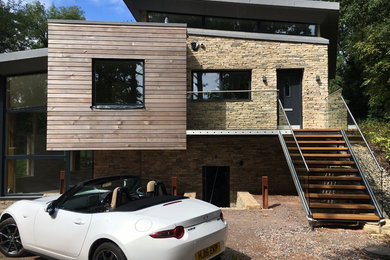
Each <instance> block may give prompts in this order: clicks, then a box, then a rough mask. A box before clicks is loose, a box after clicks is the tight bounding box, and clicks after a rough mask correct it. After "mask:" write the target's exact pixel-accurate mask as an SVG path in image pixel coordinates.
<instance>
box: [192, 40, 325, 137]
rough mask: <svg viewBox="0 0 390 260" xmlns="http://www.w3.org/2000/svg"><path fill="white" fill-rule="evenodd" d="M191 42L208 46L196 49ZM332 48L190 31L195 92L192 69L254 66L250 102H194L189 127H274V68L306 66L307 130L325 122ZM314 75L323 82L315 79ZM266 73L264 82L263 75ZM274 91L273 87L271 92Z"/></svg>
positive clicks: (252, 67)
mask: <svg viewBox="0 0 390 260" xmlns="http://www.w3.org/2000/svg"><path fill="white" fill-rule="evenodd" d="M192 41H198V42H199V43H203V45H204V48H199V50H198V51H193V50H192V49H191V47H190V43H191V42H192ZM327 51H328V46H327V45H321V44H308V43H287V42H272V41H261V40H248V39H234V38H221V37H210V36H197V35H189V37H188V39H187V54H188V58H187V69H188V72H187V86H188V88H187V89H188V90H189V91H191V90H192V83H191V81H192V74H191V71H192V70H222V69H232V70H238V69H239V70H251V71H252V90H256V91H257V90H267V91H268V92H253V93H252V100H250V101H238V102H235V101H216V102H209V101H200V102H199V101H191V100H189V102H188V106H187V129H188V130H194V129H276V126H277V106H276V97H277V94H276V90H277V86H276V82H277V78H276V70H277V69H303V79H302V95H303V98H302V102H303V124H304V127H305V128H312V127H316V128H321V127H326V126H327V115H326V110H327V101H326V97H327V95H328V54H327ZM316 75H319V76H320V79H321V81H320V82H317V81H316ZM263 76H266V77H267V83H264V82H263V80H262V77H263ZM269 90H271V91H269Z"/></svg>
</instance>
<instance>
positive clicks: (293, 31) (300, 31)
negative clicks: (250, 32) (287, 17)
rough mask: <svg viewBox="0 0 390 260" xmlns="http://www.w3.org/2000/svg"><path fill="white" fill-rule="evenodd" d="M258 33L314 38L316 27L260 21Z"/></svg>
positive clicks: (312, 25) (303, 24)
mask: <svg viewBox="0 0 390 260" xmlns="http://www.w3.org/2000/svg"><path fill="white" fill-rule="evenodd" d="M260 32H261V33H275V34H290V35H302V36H315V35H316V26H315V25H314V24H305V23H288V22H274V21H261V22H260Z"/></svg>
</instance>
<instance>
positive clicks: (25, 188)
mask: <svg viewBox="0 0 390 260" xmlns="http://www.w3.org/2000/svg"><path fill="white" fill-rule="evenodd" d="M5 83H6V86H5V89H6V91H4V93H5V100H6V102H5V103H6V106H5V107H6V111H5V147H4V151H5V157H4V158H5V160H4V172H5V176H4V180H5V182H4V186H3V189H4V191H5V192H4V193H5V195H12V194H23V193H29V194H31V193H46V192H58V188H59V174H60V171H61V170H64V169H65V154H64V152H60V151H56V152H48V151H47V150H46V129H47V126H46V120H47V119H46V118H47V112H46V102H47V101H46V99H47V94H46V93H47V74H46V73H39V74H29V75H18V76H12V77H7V78H6V82H5ZM2 195H3V194H2Z"/></svg>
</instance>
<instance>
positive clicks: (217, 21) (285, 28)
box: [148, 12, 316, 36]
mask: <svg viewBox="0 0 390 260" xmlns="http://www.w3.org/2000/svg"><path fill="white" fill-rule="evenodd" d="M148 22H155V23H164V22H169V23H186V24H187V26H188V27H189V28H205V29H214V30H226V31H242V32H259V33H273V34H290V35H302V36H316V25H315V24H308V23H298V22H283V21H267V20H255V19H238V18H230V17H214V16H201V15H185V14H172V13H159V12H148Z"/></svg>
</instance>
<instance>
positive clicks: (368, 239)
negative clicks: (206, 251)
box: [0, 196, 390, 260]
mask: <svg viewBox="0 0 390 260" xmlns="http://www.w3.org/2000/svg"><path fill="white" fill-rule="evenodd" d="M255 198H256V199H257V200H258V201H259V202H260V200H261V196H255ZM269 205H270V209H268V210H238V209H224V210H223V212H224V216H225V219H226V220H227V221H228V224H229V234H228V241H227V250H226V252H225V255H224V257H223V259H224V260H249V259H254V260H257V259H310V260H312V259H334V260H336V259H343V260H344V259H372V258H369V257H368V256H366V255H365V254H364V253H363V251H362V250H363V248H365V247H366V246H372V245H382V246H383V245H386V246H390V237H381V236H373V235H369V234H367V233H365V232H363V231H362V230H361V229H356V228H347V229H346V228H340V227H339V228H337V227H333V228H316V229H315V230H314V231H311V229H310V228H309V225H308V222H307V220H306V217H305V215H304V212H303V209H302V206H301V204H300V201H299V198H298V197H297V196H270V197H269ZM0 258H1V256H0ZM3 259H4V258H3ZM13 259H14V258H13ZM19 259H25V260H32V259H35V260H44V258H39V257H35V258H32V257H30V258H19ZM183 260H186V259H183Z"/></svg>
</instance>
